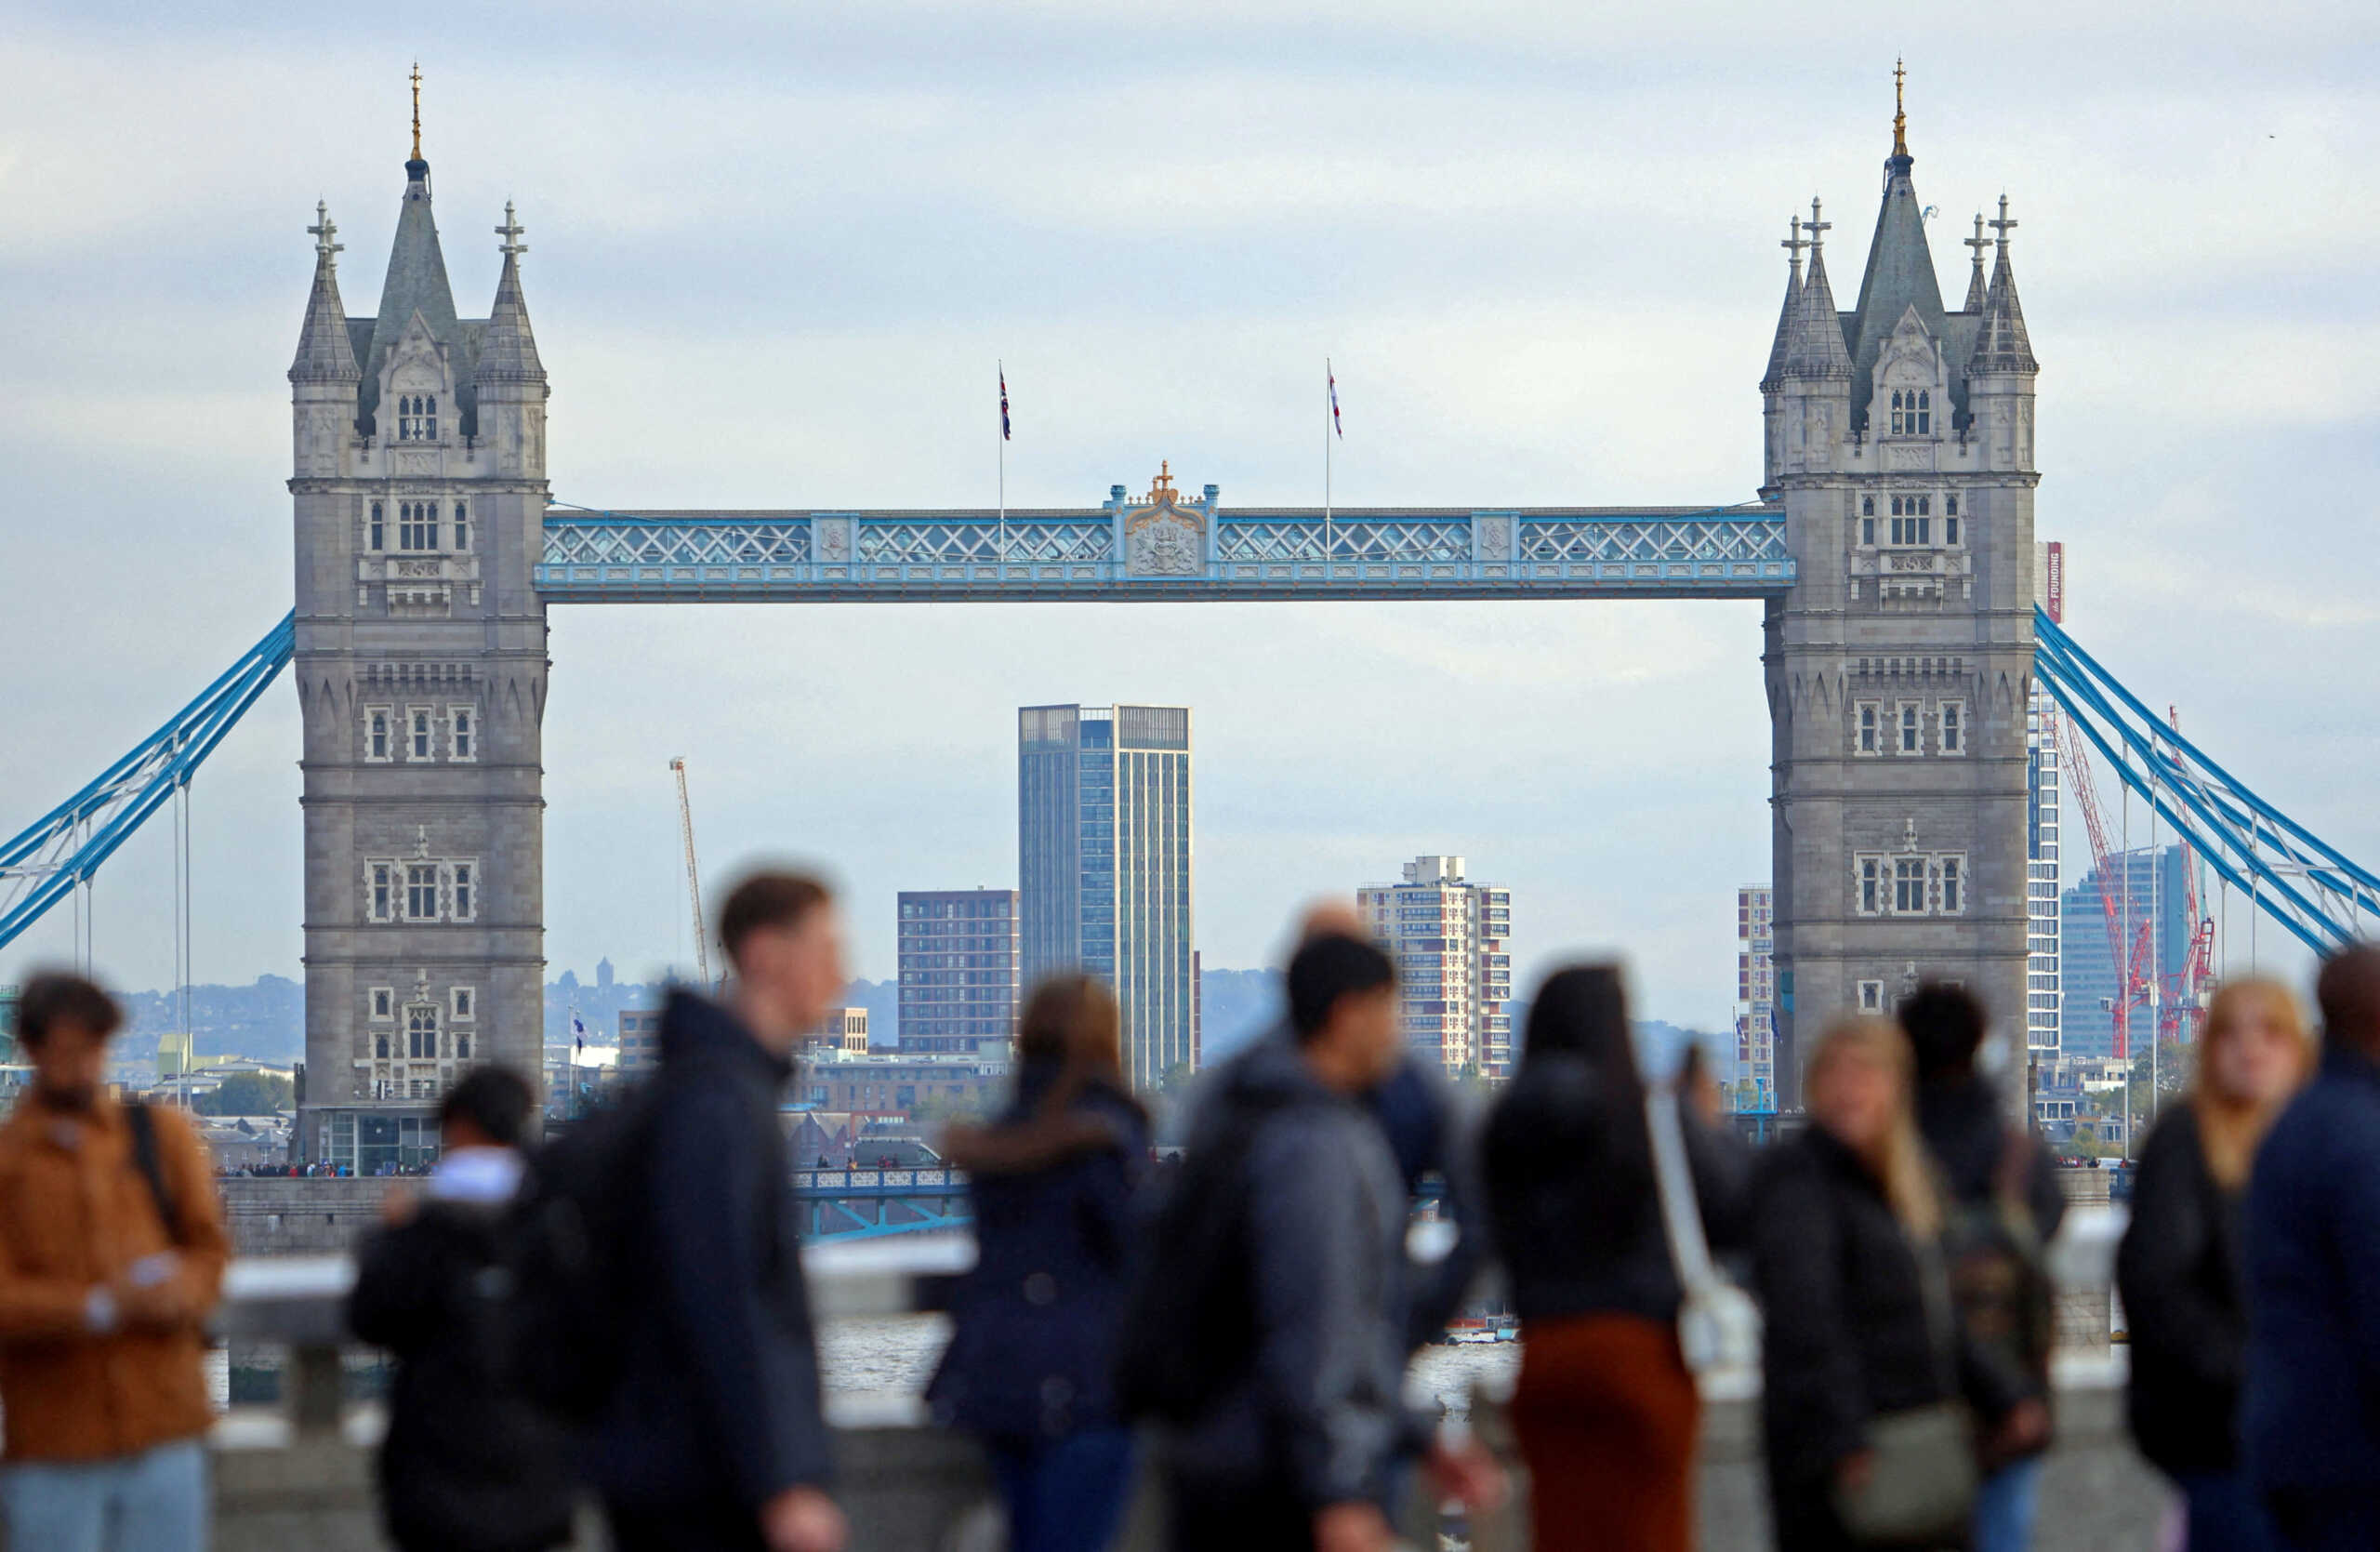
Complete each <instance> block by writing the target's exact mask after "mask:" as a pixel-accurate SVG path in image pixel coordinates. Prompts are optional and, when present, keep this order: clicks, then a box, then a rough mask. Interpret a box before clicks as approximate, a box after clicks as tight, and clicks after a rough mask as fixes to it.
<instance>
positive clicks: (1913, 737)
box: [1761, 117, 2040, 1108]
mask: <svg viewBox="0 0 2380 1552" xmlns="http://www.w3.org/2000/svg"><path fill="white" fill-rule="evenodd" d="M1893 139H1894V145H1893V153H1892V155H1891V156H1890V157H1889V158H1888V159H1887V160H1886V162H1885V164H1884V202H1883V207H1882V208H1881V209H1880V210H1879V212H1878V214H1877V219H1876V232H1875V236H1874V239H1873V241H1872V242H1871V245H1870V249H1869V254H1868V264H1867V270H1866V272H1865V274H1864V276H1863V277H1862V281H1861V284H1860V288H1859V300H1858V306H1857V308H1855V309H1854V310H1852V311H1850V312H1838V311H1837V310H1836V307H1835V302H1834V297H1833V293H1832V290H1831V285H1830V283H1829V281H1828V277H1827V269H1826V255H1825V247H1824V242H1825V236H1826V232H1828V230H1829V229H1830V227H1831V223H1830V222H1828V221H1826V220H1825V219H1824V217H1823V214H1822V206H1820V205H1819V203H1818V201H1816V200H1813V201H1812V202H1811V214H1810V219H1809V221H1808V222H1806V223H1805V222H1802V221H1800V220H1799V219H1796V221H1795V222H1794V228H1793V231H1792V235H1791V236H1790V237H1789V239H1788V240H1787V244H1786V245H1787V247H1788V249H1789V251H1790V252H1791V254H1792V274H1791V277H1790V278H1789V280H1788V282H1787V286H1786V294H1785V302H1784V307H1783V310H1782V312H1781V314H1780V316H1779V318H1778V327H1777V336H1776V339H1775V342H1774V344H1773V345H1772V347H1771V351H1770V355H1769V363H1768V370H1767V372H1766V374H1765V377H1764V378H1763V380H1762V383H1761V394H1762V406H1763V418H1764V421H1765V449H1766V453H1765V471H1766V472H1765V490H1764V494H1765V495H1766V496H1767V497H1769V498H1770V499H1778V500H1782V501H1783V503H1784V505H1785V511H1786V528H1787V537H1788V543H1789V544H1790V546H1791V547H1792V552H1793V557H1794V561H1795V564H1796V565H1797V567H1798V577H1797V581H1796V583H1795V586H1794V587H1793V589H1792V591H1790V592H1788V593H1786V594H1784V595H1782V596H1780V597H1778V598H1777V599H1774V600H1772V601H1771V602H1770V603H1769V604H1768V606H1767V612H1766V618H1765V626H1764V630H1765V641H1764V651H1763V665H1764V669H1765V682H1766V687H1767V692H1768V704H1769V711H1770V720H1771V731H1772V740H1773V749H1774V759H1773V767H1772V781H1773V787H1772V791H1773V796H1772V797H1771V800H1770V804H1771V811H1772V817H1773V823H1774V830H1775V862H1774V866H1775V879H1774V882H1775V887H1776V924H1777V934H1776V966H1777V1000H1778V1010H1777V1013H1778V1052H1777V1068H1778V1088H1779V1090H1780V1094H1779V1099H1780V1102H1781V1103H1782V1104H1783V1105H1784V1106H1785V1107H1786V1108H1793V1107H1796V1106H1798V1105H1799V1103H1800V1079H1801V1075H1802V1070H1803V1068H1804V1065H1805V1063H1806V1061H1807V1057H1808V1054H1809V1053H1810V1051H1811V1050H1812V1049H1813V1047H1814V1046H1815V1044H1816V1043H1817V1041H1818V1036H1819V1034H1820V1033H1821V1031H1822V1030H1823V1029H1824V1028H1825V1026H1826V1025H1827V1023H1828V1022H1829V1021H1831V1019H1833V1018H1834V1017H1835V1016H1837V1015H1840V1014H1842V1013H1844V1012H1846V1011H1851V1010H1872V1011H1877V1012H1889V1011H1891V1009H1892V1007H1893V1006H1894V1004H1895V1003H1896V1002H1897V1001H1898V1000H1899V999H1900V997H1902V996H1903V995H1904V994H1905V993H1907V992H1908V991H1910V990H1911V989H1913V988H1915V986H1916V984H1917V983H1918V982H1919V981H1920V980H1921V979H1929V978H1939V979H1944V980H1952V981H1958V982H1962V983H1964V985H1965V986H1967V987H1968V988H1970V989H1971V990H1974V991H1975V992H1977V994H1978V995H1979V996H1981V997H1982V998H1983V1000H1984V1001H1985V1002H1986V1004H1987V1005H1988V1007H1989V1009H1990V1013H1991V1015H1992V1016H1993V1020H1994V1028H1995V1029H1996V1030H2000V1031H2003V1032H2004V1031H2005V1030H2007V1029H2009V1028H2016V1029H2018V1030H2021V1028H2022V1026H2023V1019H2024V1009H2025V968H2026V962H2025V956H2026V938H2025V934H2026V915H2025V803H2026V744H2025V733H2026V708H2027V702H2028V698H2029V692H2030V688H2031V683H2032V657H2033V621H2032V608H2033V487H2034V485H2035V484H2037V483H2038V481H2039V478H2040V476H2039V474H2038V472H2037V471H2036V467H2035V462H2034V446H2033V381H2034V377H2035V374H2036V372H2037V371H2038V369H2039V368H2038V365H2037V363H2036V362H2035V361H2034V359H2033V354H2032V350H2031V346H2030V341H2029V340H2028V338H2027V335H2026V331H2025V324H2024V313H2023V312H2022V310H2021V309H2020V308H2019V306H2018V304H2017V299H2016V278H2015V275H2014V272H2013V271H2012V270H2011V268H2010V263H2009V252H2008V249H2009V238H2008V233H2009V232H2010V230H2011V229H2013V228H2014V227H2015V225H2016V223H2015V222H2014V221H2012V220H2010V219H2008V213H2007V201H2006V200H2005V199H2004V198H2003V200H2002V201H2001V203H2000V219H1998V220H1996V221H1992V222H1990V223H1987V222H1986V221H1985V220H1984V218H1983V217H1982V216H1981V215H1977V217H1976V219H1975V223H1976V224H1975V235H1974V237H1973V238H1971V239H1967V240H1965V241H1966V243H1967V245H1968V246H1969V247H1970V248H1971V249H1972V250H1973V254H1974V259H1973V272H1972V274H1971V275H1970V277H1969V282H1968V286H1967V293H1966V298H1965V301H1964V306H1963V307H1962V308H1961V309H1960V310H1959V311H1957V312H1950V311H1949V310H1947V309H1945V308H1944V306H1943V304H1942V298H1941V294H1940V291H1939V289H1938V287H1937V281H1936V277H1935V271H1934V263H1933V259H1932V257H1931V255H1930V253H1929V252H1928V250H1927V247H1926V242H1925V224H1924V214H1923V207H1922V206H1920V205H1919V203H1918V200H1917V196H1916V192H1915V189H1914V187H1913V185H1912V182H1911V176H1910V172H1911V165H1912V163H1913V161H1914V158H1912V157H1911V155H1910V153H1909V148H1908V143H1907V139H1906V135H1905V132H1904V127H1903V122H1902V121H1901V120H1900V119H1899V118H1898V117H1896V119H1895V123H1894V137H1893ZM1987 225H1989V226H1990V228H1991V229H1992V231H1993V233H1994V235H1992V236H1990V237H1987V236H1986V235H1985V228H1986V226H1987ZM1805 249H1806V250H1807V251H1808V253H1809V264H1808V271H1807V273H1806V274H1805V273H1804V272H1803V268H1802V262H1801V258H1802V253H1803V251H1804V250H1805ZM1987 256H1990V264H1989V266H1988V267H1987V262H1986V260H1987ZM2020 1038H2021V1036H2020Z"/></svg>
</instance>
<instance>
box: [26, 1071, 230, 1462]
mask: <svg viewBox="0 0 2380 1552" xmlns="http://www.w3.org/2000/svg"><path fill="white" fill-rule="evenodd" d="M150 1113H151V1114H152V1116H153V1117H154V1118H155V1120H156V1133H157V1158H158V1163H159V1165H160V1167H161V1169H162V1171H163V1173H164V1175H165V1183H166V1188H167V1191H168V1193H169V1194H170V1195H171V1197H172V1198H173V1201H174V1207H175V1212H176V1214H177V1215H178V1216H179V1219H180V1228H181V1233H180V1240H179V1244H178V1245H176V1244H173V1243H170V1242H169V1241H168V1240H167V1238H166V1233H165V1224H164V1222H163V1220H162V1219H161V1218H160V1216H159V1214H158V1212H157V1207H156V1200H155V1198H154V1197H153V1196H152V1194H151V1191H150V1188H149V1183H148V1181H147V1179H146V1178H145V1177H144V1176H143V1175H142V1174H141V1173H140V1169H139V1165H138V1164H137V1163H135V1162H134V1160H133V1153H132V1133H131V1128H130V1126H129V1124H128V1123H127V1122H126V1119H125V1111H124V1107H123V1106H121V1105H119V1104H117V1103H116V1102H115V1101H114V1100H112V1099H106V1098H102V1099H101V1100H100V1101H99V1106H98V1108H96V1109H94V1110H92V1111H89V1112H87V1113H85V1114H80V1115H73V1114H68V1113H65V1112H60V1111H57V1110H53V1109H50V1108H47V1107H46V1106H44V1105H42V1104H40V1103H39V1102H38V1101H36V1100H34V1099H33V1097H32V1095H31V1094H30V1093H28V1094H26V1095H25V1096H24V1097H23V1098H21V1099H20V1101H19V1102H18V1104H17V1107H16V1108H15V1109H14V1110H13V1111H11V1112H10V1113H9V1115H8V1118H7V1121H6V1122H0V1426H4V1427H5V1434H6V1445H5V1454H6V1458H7V1459H8V1460H12V1461H17V1460H93V1459H99V1458H104V1457H107V1456H112V1455H126V1454H131V1453H135V1452H138V1451H141V1450H145V1449H148V1448H150V1447H151V1446H152V1445H156V1444H162V1443H165V1442H167V1441H169V1440H172V1439H190V1438H192V1437H195V1436H196V1435H199V1434H202V1433H204V1432H205V1431H206V1428H207V1426H208V1425H209V1424H210V1423H212V1422H213V1420H214V1413H213V1409H212V1408H211V1407H210V1406H209V1404H208V1401H207V1395H206V1380H205V1374H204V1373H202V1371H201V1368H200V1355H201V1353H202V1352H203V1350H204V1346H205V1344H204V1341H203V1338H202V1336H201V1334H200V1332H199V1329H198V1326H197V1324H196V1322H195V1321H193V1322H192V1324H190V1325H189V1326H187V1327H185V1328H183V1329H179V1330H173V1331H157V1330H132V1329H125V1328H119V1329H117V1330H114V1331H112V1332H110V1333H105V1334H100V1333H95V1332H93V1331H92V1330H91V1329H90V1325H89V1309H90V1296H91V1291H92V1290H93V1289H94V1288H97V1287H100V1286H103V1285H107V1284H111V1283H114V1282H116V1281H117V1280H120V1279H121V1278H123V1277H124V1275H125V1273H126V1269H127V1268H128V1267H131V1265H132V1264H133V1263H134V1262H136V1261H138V1260H139V1259H140V1258H141V1257H142V1256H145V1255H151V1254H155V1253H157V1252H159V1251H164V1250H168V1249H173V1250H177V1251H179V1255H180V1260H181V1266H180V1271H179V1274H178V1275H179V1277H180V1279H181V1280H182V1283H183V1286H184V1289H185V1291H186V1292H187V1293H189V1294H190V1295H191V1299H192V1305H193V1307H196V1308H200V1309H205V1308H210V1307H212V1306H213V1305H214V1303H215V1300H216V1296H217V1294H218V1292H219V1291H220V1289H221V1287H222V1282H223V1265H224V1262H225V1261H226V1260H228V1259H229V1257H230V1254H231V1240H230V1238H229V1237H228V1236H227V1235H226V1233H225V1232H224V1227H223V1206H222V1202H221V1200H220V1199H219V1198H218V1196H217V1194H216V1188H215V1172H214V1167H213V1164H212V1162H211V1161H210V1160H209V1157H208V1154H207V1150H206V1145H205V1142H203V1141H202V1140H201V1139H200V1137H199V1135H198V1133H197V1130H196V1129H195V1128H193V1127H192V1125H191V1123H190V1121H189V1119H188V1118H187V1117H185V1116H184V1115H182V1113H181V1112H180V1111H179V1110H175V1109H171V1108H166V1107H164V1106H153V1107H152V1108H151V1112H150Z"/></svg>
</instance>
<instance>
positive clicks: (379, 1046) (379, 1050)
mask: <svg viewBox="0 0 2380 1552" xmlns="http://www.w3.org/2000/svg"><path fill="white" fill-rule="evenodd" d="M372 1054H373V1055H375V1056H377V1057H378V1058H380V1060H382V1061H384V1062H385V1061H387V1060H388V1059H389V1037H388V1036H386V1035H382V1036H381V1037H380V1038H379V1039H378V1040H376V1041H373V1042H372Z"/></svg>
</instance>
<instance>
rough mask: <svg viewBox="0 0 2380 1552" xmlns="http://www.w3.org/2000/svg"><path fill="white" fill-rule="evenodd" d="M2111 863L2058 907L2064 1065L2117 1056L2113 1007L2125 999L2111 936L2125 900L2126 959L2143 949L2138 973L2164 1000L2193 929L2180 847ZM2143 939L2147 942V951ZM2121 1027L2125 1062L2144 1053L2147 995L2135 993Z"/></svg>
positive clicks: (2149, 1023)
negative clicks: (2155, 983) (2062, 963)
mask: <svg viewBox="0 0 2380 1552" xmlns="http://www.w3.org/2000/svg"><path fill="white" fill-rule="evenodd" d="M2108 861H2109V864H2110V866H2109V869H2108V874H2107V876H2104V877H2103V876H2102V875H2101V872H2100V870H2099V869H2098V868H2097V867H2096V866H2094V867H2093V868H2092V869H2091V870H2090V871H2089V872H2087V873H2084V874H2083V882H2081V883H2078V884H2076V885H2075V886H2074V887H2073V888H2071V889H2069V890H2068V891H2067V892H2066V893H2065V895H2063V896H2061V897H2060V900H2059V912H2060V935H2061V936H2062V937H2063V939H2064V940H2065V947H2064V958H2065V963H2066V975H2065V979H2066V1008H2065V1027H2064V1028H2063V1030H2062V1031H2061V1035H2062V1055H2064V1056H2065V1057H2066V1058H2067V1059H2069V1060H2075V1059H2086V1058H2090V1057H2099V1056H2113V1055H2117V1052H2116V1019H2115V1003H2116V1000H2117V999H2118V997H2119V996H2122V995H2123V993H2122V991H2121V990H2120V988H2121V985H2122V977H2121V975H2119V973H2118V971H2117V966H2116V955H2115V948H2114V945H2113V943H2112V941H2111V940H2110V937H2109V924H2110V913H2111V912H2112V914H2113V917H2114V919H2115V920H2116V921H2117V922H2124V921H2125V920H2126V912H2127V894H2128V895H2129V908H2128V909H2129V919H2128V920H2129V924H2128V925H2125V926H2123V928H2122V934H2123V941H2124V943H2125V945H2126V948H2127V957H2129V955H2130V953H2131V951H2133V950H2134V949H2135V948H2147V949H2148V952H2147V954H2146V956H2145V957H2144V958H2143V960H2142V961H2141V963H2140V966H2139V969H2140V972H2141V974H2142V975H2144V976H2146V977H2149V978H2151V979H2153V980H2156V981H2159V982H2161V983H2162V986H2161V988H2160V990H2159V995H2160V997H2161V998H2162V1000H2165V1001H2168V1002H2170V1001H2171V999H2172V998H2173V997H2174V995H2175V991H2174V989H2173V988H2175V987H2176V985H2177V978H2178V977H2179V976H2180V975H2181V974H2182V967H2183V966H2184V964H2185V963H2186V962H2188V958H2189V950H2190V932H2191V927H2192V923H2191V922H2190V911H2189V888H2188V867H2189V863H2188V854H2187V853H2186V852H2185V850H2184V849H2183V848H2182V847H2181V846H2179V845H2168V846H2160V847H2157V848H2156V849H2155V850H2153V851H2152V850H2150V849H2149V848H2148V847H2146V846H2138V847H2135V848H2134V849H2133V850H2131V851H2129V852H2119V853H2117V854H2116V855H2115V856H2110V857H2109V859H2108ZM2143 935H2147V937H2148V938H2149V942H2148V943H2147V944H2145V945H2144V944H2143V943H2142V938H2143ZM2125 1022H2126V1025H2127V1034H2128V1036H2129V1039H2128V1041H2127V1045H2128V1046H2129V1049H2128V1050H2127V1051H2126V1052H2125V1053H2124V1054H2125V1055H2131V1056H2137V1055H2142V1054H2143V1053H2145V1052H2146V1051H2147V1050H2148V1049H2149V1046H2148V1043H2147V1042H2148V1041H2149V1037H2150V1031H2151V1029H2152V1028H2154V1018H2153V1015H2151V1012H2150V1006H2149V988H2147V987H2139V988H2134V991H2133V993H2132V998H2131V1001H2130V1002H2129V1004H2128V1006H2127V1007H2126V1008H2125Z"/></svg>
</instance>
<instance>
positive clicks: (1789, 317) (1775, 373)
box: [1760, 216, 1810, 393]
mask: <svg viewBox="0 0 2380 1552" xmlns="http://www.w3.org/2000/svg"><path fill="white" fill-rule="evenodd" d="M1809 245H1810V244H1809V240H1808V239H1807V238H1805V237H1804V236H1803V235H1802V218H1801V217H1799V216H1795V217H1794V218H1793V227H1792V233H1791V235H1789V236H1787V237H1786V238H1785V240H1784V241H1783V242H1781V243H1779V244H1778V247H1781V248H1783V249H1784V250H1785V251H1786V253H1787V254H1788V255H1789V256H1790V257H1789V259H1788V264H1789V266H1790V267H1789V268H1788V269H1787V270H1786V272H1785V304H1784V306H1782V307H1780V308H1778V310H1777V338H1775V339H1774V340H1772V341H1770V343H1769V346H1768V370H1767V371H1765V372H1764V373H1762V374H1761V377H1760V391H1762V392H1763V393H1768V392H1773V391H1775V390H1776V387H1777V385H1778V383H1780V382H1782V381H1783V380H1784V378H1785V353H1786V352H1788V351H1790V350H1791V349H1792V345H1793V309H1794V304H1795V303H1797V302H1799V301H1800V300H1801V299H1802V250H1803V249H1804V248H1805V247H1808V246H1809Z"/></svg>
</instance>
